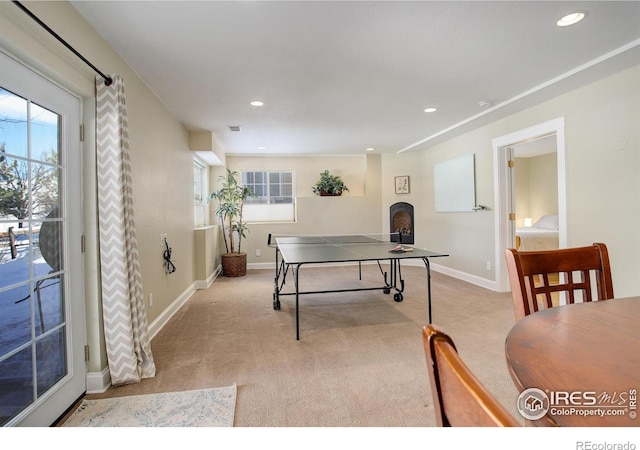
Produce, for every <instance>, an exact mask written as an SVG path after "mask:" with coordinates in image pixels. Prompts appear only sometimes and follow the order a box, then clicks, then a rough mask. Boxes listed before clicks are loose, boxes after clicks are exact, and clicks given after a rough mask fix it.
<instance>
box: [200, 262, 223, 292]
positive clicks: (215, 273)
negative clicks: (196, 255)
mask: <svg viewBox="0 0 640 450" xmlns="http://www.w3.org/2000/svg"><path fill="white" fill-rule="evenodd" d="M221 274H222V266H221V265H218V267H216V270H214V271H213V272H212V273H211V275H209V277H207V279H206V280H196V281H195V282H194V284H195V288H196V289H207V288H208V287H209V286H211V285H212V284H213V282H214V281H215V279H216V278H218V277H219V276H220V275H221Z"/></svg>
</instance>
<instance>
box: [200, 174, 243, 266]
mask: <svg viewBox="0 0 640 450" xmlns="http://www.w3.org/2000/svg"><path fill="white" fill-rule="evenodd" d="M238 176H239V173H238V172H236V171H232V170H230V169H227V173H226V175H220V177H219V180H220V182H221V184H220V188H219V189H218V190H217V191H214V192H212V193H211V194H209V196H208V197H207V201H211V200H217V202H218V205H217V207H216V212H215V214H216V216H218V218H219V219H220V224H221V225H222V236H223V238H224V245H225V248H226V251H227V253H226V254H223V255H222V263H223V264H222V270H223V272H224V274H225V275H230V276H238V275H244V274H245V273H246V256H247V255H246V253H243V252H242V251H241V248H242V239H243V238H246V233H247V232H248V228H247V224H246V223H245V222H244V221H243V219H242V210H243V207H244V202H245V200H246V199H247V198H249V197H253V196H254V194H253V191H252V190H251V189H250V188H248V187H246V186H242V184H241V183H240V181H239V180H238ZM236 240H237V245H236ZM234 256H235V257H236V258H234V259H233V261H234V262H233V263H232V264H234V265H244V268H240V269H239V270H240V272H241V273H239V274H237V275H233V274H232V273H231V272H233V271H234V268H233V267H229V268H227V269H226V270H225V263H226V262H230V258H232V257H234ZM238 256H242V257H243V258H242V259H241V260H238V259H237V257H238ZM242 272H243V273H242Z"/></svg>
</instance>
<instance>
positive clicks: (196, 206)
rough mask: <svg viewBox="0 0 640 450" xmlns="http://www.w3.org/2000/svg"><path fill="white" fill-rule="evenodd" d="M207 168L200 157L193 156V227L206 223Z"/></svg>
mask: <svg viewBox="0 0 640 450" xmlns="http://www.w3.org/2000/svg"><path fill="white" fill-rule="evenodd" d="M208 169H209V166H207V164H206V163H205V162H204V161H202V160H201V159H200V158H198V157H194V158H193V223H194V226H195V227H202V226H205V225H208V217H209V215H208V214H207V213H208V210H209V209H208V203H207V196H208V195H209V194H208V189H209V182H208V181H209V177H208V172H209V170H208ZM198 175H199V179H198Z"/></svg>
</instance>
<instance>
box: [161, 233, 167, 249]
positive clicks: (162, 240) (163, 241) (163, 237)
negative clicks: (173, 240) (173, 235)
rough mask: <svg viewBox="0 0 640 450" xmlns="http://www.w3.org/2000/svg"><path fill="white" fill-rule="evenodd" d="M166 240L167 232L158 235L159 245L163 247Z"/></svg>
mask: <svg viewBox="0 0 640 450" xmlns="http://www.w3.org/2000/svg"><path fill="white" fill-rule="evenodd" d="M166 241H167V233H162V234H161V235H160V247H164V244H165V242H166Z"/></svg>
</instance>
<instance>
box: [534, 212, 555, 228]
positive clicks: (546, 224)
mask: <svg viewBox="0 0 640 450" xmlns="http://www.w3.org/2000/svg"><path fill="white" fill-rule="evenodd" d="M533 226H534V227H536V228H544V229H546V230H557V229H558V216H557V215H549V216H542V217H540V219H538V221H537V222H536V223H534V224H533Z"/></svg>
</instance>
